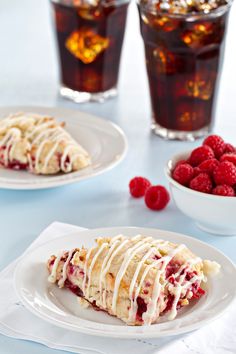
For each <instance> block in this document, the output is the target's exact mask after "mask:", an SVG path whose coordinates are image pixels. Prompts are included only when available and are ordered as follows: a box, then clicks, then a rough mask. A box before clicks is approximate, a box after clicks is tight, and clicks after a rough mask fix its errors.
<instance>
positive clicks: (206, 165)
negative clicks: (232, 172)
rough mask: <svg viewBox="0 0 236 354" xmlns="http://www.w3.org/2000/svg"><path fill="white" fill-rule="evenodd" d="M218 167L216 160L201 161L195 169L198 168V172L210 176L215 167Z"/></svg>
mask: <svg viewBox="0 0 236 354" xmlns="http://www.w3.org/2000/svg"><path fill="white" fill-rule="evenodd" d="M218 165H219V161H218V160H217V159H210V160H206V161H203V162H202V163H200V165H199V166H198V167H196V168H198V169H199V170H200V172H206V173H208V174H209V175H210V176H212V174H213V171H214V170H215V168H216V166H218Z"/></svg>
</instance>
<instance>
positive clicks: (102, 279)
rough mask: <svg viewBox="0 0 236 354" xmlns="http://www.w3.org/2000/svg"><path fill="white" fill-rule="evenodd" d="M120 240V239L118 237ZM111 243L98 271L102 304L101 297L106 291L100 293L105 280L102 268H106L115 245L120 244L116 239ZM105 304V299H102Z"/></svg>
mask: <svg viewBox="0 0 236 354" xmlns="http://www.w3.org/2000/svg"><path fill="white" fill-rule="evenodd" d="M119 238H120V237H119ZM112 241H113V242H111V247H110V249H109V251H108V253H107V255H106V257H105V258H104V260H103V262H102V265H101V270H100V277H99V291H100V303H101V304H103V296H106V291H104V292H103V291H102V286H103V282H104V278H105V275H106V274H105V272H104V268H105V267H106V266H107V262H108V260H109V258H110V257H111V255H112V254H113V252H114V249H115V248H116V246H117V245H119V244H120V239H118V238H116V239H115V238H114V239H113V240H112ZM104 302H105V299H104Z"/></svg>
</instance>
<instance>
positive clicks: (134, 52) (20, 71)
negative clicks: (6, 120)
mask: <svg viewBox="0 0 236 354" xmlns="http://www.w3.org/2000/svg"><path fill="white" fill-rule="evenodd" d="M235 7H236V6H235V5H234V6H233V9H232V13H231V18H230V23H229V33H228V37H227V46H226V59H225V65H224V71H223V77H222V82H221V88H220V96H219V103H218V112H217V124H216V132H218V133H220V134H222V135H223V136H224V137H225V139H227V140H229V141H231V142H234V143H235V131H236V130H235V129H236V120H235V82H236V65H235V63H236V42H235V35H234V34H235V31H236V24H235V23H233V21H232V18H233V17H235V15H236V13H235V12H236V8H235ZM50 22H51V21H50V9H49V6H48V1H47V0H37V1H32V0H20V1H18V0H11V1H9V0H1V2H0V48H1V51H0V105H1V106H14V105H35V106H37V105H38V106H39V105H42V106H55V105H57V106H63V107H69V108H74V109H77V110H82V111H86V112H90V113H93V114H96V115H98V116H101V117H104V118H105V119H109V120H112V121H113V122H116V123H117V124H119V125H120V126H121V127H122V128H123V129H124V131H125V133H126V135H127V137H128V141H129V151H128V155H127V157H126V159H125V160H124V161H123V162H122V163H121V164H120V165H119V166H118V167H116V168H115V169H114V170H112V171H110V172H108V173H106V174H104V175H101V176H98V177H96V178H94V179H91V180H88V181H83V182H80V183H78V184H73V185H70V186H65V187H60V188H56V189H49V190H41V191H9V190H0V221H1V248H0V269H2V268H3V267H4V266H6V265H7V264H8V263H9V262H10V261H12V260H13V259H14V258H15V257H17V256H19V255H20V254H21V253H22V252H23V250H24V249H25V248H26V247H27V246H28V245H29V244H30V243H31V242H32V240H33V239H34V238H35V237H36V236H37V235H38V234H39V233H40V232H41V231H42V230H43V229H44V228H45V227H46V226H47V225H49V224H50V223H51V222H53V221H55V220H58V221H62V222H67V223H72V224H76V225H79V226H84V227H88V228H96V227H106V226H119V225H123V226H131V225H132V226H145V227H155V228H163V229H167V230H172V231H177V232H182V233H185V234H188V235H191V236H193V237H197V238H199V239H201V240H204V241H206V242H209V243H211V244H213V245H214V246H216V247H217V248H219V249H220V250H222V251H223V252H225V253H226V254H227V255H228V256H229V257H231V258H232V259H233V260H234V261H235V260H236V256H235V248H236V238H235V237H219V236H218V237H216V236H214V235H210V234H206V233H204V232H202V231H200V230H199V229H198V228H197V227H196V226H195V224H194V223H193V221H192V220H190V219H188V218H187V217H185V216H183V215H182V214H181V213H180V212H179V211H178V210H177V209H176V207H175V205H174V204H173V202H171V203H170V204H169V205H168V208H167V209H165V210H164V211H162V212H159V213H158V212H152V211H150V210H148V209H146V208H145V207H144V204H143V200H134V199H132V198H130V197H129V193H128V182H129V180H130V178H131V177H133V176H135V175H145V176H146V177H148V178H149V179H150V180H151V181H152V182H153V183H155V184H164V185H166V186H167V182H166V180H165V177H164V174H163V166H164V164H165V162H166V160H167V159H168V158H169V157H171V156H172V155H173V154H174V153H176V152H178V151H183V150H186V149H192V148H193V147H194V146H195V145H197V144H199V142H197V143H180V142H166V141H163V140H161V139H159V138H157V137H156V136H153V135H152V134H151V133H150V131H149V126H150V109H149V99H148V90H147V83H146V76H145V67H144V58H143V48H142V42H141V37H140V35H139V32H138V31H139V28H138V20H137V12H136V8H135V6H134V4H133V5H132V6H131V8H130V16H129V21H128V26H127V28H128V31H127V33H126V38H125V46H124V51H123V58H122V67H121V78H120V87H119V92H120V94H119V97H118V98H117V99H114V100H110V101H107V102H106V103H104V104H95V103H93V104H83V105H76V104H73V103H70V102H68V101H65V100H63V99H61V98H60V97H58V95H57V90H58V78H57V64H56V56H55V51H54V42H53V36H52V31H51V26H50V24H51V23H50ZM232 222H233V221H232ZM234 222H235V220H234ZM16 352H17V353H19V354H23V353H24V354H27V353H30V354H31V353H34V354H41V353H46V354H49V353H53V351H52V350H50V349H48V348H45V347H43V346H40V345H37V344H35V343H31V342H24V341H17V340H12V339H10V338H6V337H4V336H0V354H3V353H4V354H5V353H6V354H13V353H16ZM55 352H57V351H54V353H55Z"/></svg>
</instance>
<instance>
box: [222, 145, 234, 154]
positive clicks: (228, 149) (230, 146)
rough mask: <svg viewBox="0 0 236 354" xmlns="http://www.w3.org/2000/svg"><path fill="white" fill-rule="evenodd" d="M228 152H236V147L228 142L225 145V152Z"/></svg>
mask: <svg viewBox="0 0 236 354" xmlns="http://www.w3.org/2000/svg"><path fill="white" fill-rule="evenodd" d="M228 152H236V148H235V147H234V146H233V145H231V144H228V143H227V144H225V147H224V153H228Z"/></svg>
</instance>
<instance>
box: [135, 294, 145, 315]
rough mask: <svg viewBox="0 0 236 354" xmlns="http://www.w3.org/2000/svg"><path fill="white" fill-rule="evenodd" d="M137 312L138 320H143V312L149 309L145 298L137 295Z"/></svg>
mask: <svg viewBox="0 0 236 354" xmlns="http://www.w3.org/2000/svg"><path fill="white" fill-rule="evenodd" d="M137 305H138V309H137V313H136V320H138V321H142V316H143V313H144V312H146V311H147V304H146V303H145V301H144V299H143V298H142V297H140V296H138V297H137Z"/></svg>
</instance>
